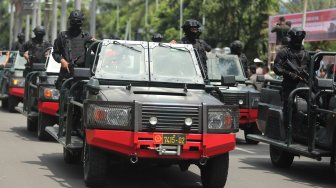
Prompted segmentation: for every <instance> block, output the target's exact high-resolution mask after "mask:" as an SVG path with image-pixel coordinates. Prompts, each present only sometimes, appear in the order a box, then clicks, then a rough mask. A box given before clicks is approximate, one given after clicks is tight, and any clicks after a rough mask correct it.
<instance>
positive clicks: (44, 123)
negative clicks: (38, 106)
mask: <svg viewBox="0 0 336 188" xmlns="http://www.w3.org/2000/svg"><path fill="white" fill-rule="evenodd" d="M54 122H55V121H54V117H53V116H50V115H47V114H45V113H42V112H39V113H38V121H37V137H38V139H39V140H41V141H47V140H51V138H52V137H51V136H50V134H48V133H47V131H46V130H45V128H46V127H49V126H53V125H54Z"/></svg>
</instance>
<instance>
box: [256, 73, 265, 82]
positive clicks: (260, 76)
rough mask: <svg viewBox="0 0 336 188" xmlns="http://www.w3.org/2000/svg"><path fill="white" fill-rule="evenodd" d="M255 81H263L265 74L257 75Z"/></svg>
mask: <svg viewBox="0 0 336 188" xmlns="http://www.w3.org/2000/svg"><path fill="white" fill-rule="evenodd" d="M257 82H265V76H264V75H257Z"/></svg>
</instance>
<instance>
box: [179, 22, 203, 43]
mask: <svg viewBox="0 0 336 188" xmlns="http://www.w3.org/2000/svg"><path fill="white" fill-rule="evenodd" d="M201 27H202V24H201V23H200V22H199V21H197V20H193V19H190V20H186V21H185V22H184V24H183V25H182V29H183V31H184V33H185V35H186V36H188V37H193V38H197V37H199V36H200V35H201V33H202V31H201V29H200V28H201ZM191 28H196V31H191V30H190V29H191Z"/></svg>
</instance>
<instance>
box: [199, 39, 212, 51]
mask: <svg viewBox="0 0 336 188" xmlns="http://www.w3.org/2000/svg"><path fill="white" fill-rule="evenodd" d="M201 42H202V44H203V46H204V49H205V51H207V52H210V51H211V46H210V45H209V44H208V43H207V42H205V41H204V40H201Z"/></svg>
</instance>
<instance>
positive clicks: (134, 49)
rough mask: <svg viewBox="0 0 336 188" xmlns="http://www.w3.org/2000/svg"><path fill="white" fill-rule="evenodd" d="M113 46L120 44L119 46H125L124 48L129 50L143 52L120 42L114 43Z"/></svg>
mask: <svg viewBox="0 0 336 188" xmlns="http://www.w3.org/2000/svg"><path fill="white" fill-rule="evenodd" d="M113 44H118V45H120V46H123V47H126V48H128V49H131V50H134V51H136V52H141V51H140V50H138V49H135V48H134V47H132V46H128V45H126V44H122V43H120V42H118V41H113Z"/></svg>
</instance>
